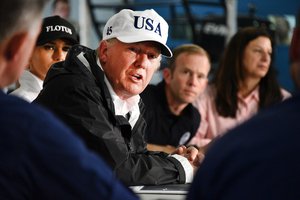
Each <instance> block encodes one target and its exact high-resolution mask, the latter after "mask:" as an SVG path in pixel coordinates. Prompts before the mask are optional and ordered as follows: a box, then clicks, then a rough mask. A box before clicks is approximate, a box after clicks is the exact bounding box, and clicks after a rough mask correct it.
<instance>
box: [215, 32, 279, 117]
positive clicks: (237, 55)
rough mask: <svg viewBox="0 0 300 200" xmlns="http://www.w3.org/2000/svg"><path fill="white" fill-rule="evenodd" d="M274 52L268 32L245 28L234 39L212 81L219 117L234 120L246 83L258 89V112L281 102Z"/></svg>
mask: <svg viewBox="0 0 300 200" xmlns="http://www.w3.org/2000/svg"><path fill="white" fill-rule="evenodd" d="M272 48H273V38H272V37H271V36H270V35H269V32H268V31H267V30H266V29H265V28H257V27H246V28H242V29H240V30H239V31H238V32H237V33H236V34H235V35H234V36H233V37H232V38H231V40H230V41H229V44H228V46H227V47H226V49H225V52H224V55H223V57H222V60H221V61H220V65H219V67H218V68H217V70H216V75H215V76H214V79H213V83H214V85H215V86H216V93H217V95H216V100H215V102H216V106H217V110H218V112H219V114H221V115H222V116H224V117H228V116H231V117H235V114H236V111H237V106H238V104H237V102H238V97H237V94H238V92H239V90H240V88H242V87H243V86H246V85H247V83H251V84H252V86H253V85H255V84H257V85H259V108H263V107H266V106H268V105H271V104H273V103H275V102H278V101H280V100H281V99H282V95H281V93H280V86H279V84H278V81H277V79H276V73H275V69H274V67H273V65H272V58H273V50H272ZM252 86H251V87H252ZM246 87H247V86H246ZM253 89H254V88H253Z"/></svg>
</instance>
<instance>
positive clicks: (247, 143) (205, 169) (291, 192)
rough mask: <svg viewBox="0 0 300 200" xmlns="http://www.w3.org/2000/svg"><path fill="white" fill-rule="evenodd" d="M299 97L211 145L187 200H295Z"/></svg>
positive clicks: (299, 193)
mask: <svg viewBox="0 0 300 200" xmlns="http://www.w3.org/2000/svg"><path fill="white" fill-rule="evenodd" d="M299 119H300V94H299V93H298V94H297V95H296V96H295V97H292V98H290V99H287V100H286V101H284V102H282V103H280V104H278V105H276V106H275V107H272V108H270V109H268V110H266V111H262V112H261V113H260V114H258V115H257V116H255V117H254V118H253V119H251V120H250V121H248V122H246V123H245V124H243V125H241V126H240V127H238V128H236V129H234V130H233V131H231V132H229V133H227V134H225V135H224V136H223V137H222V138H220V139H219V140H217V141H215V143H214V144H213V145H212V146H211V149H210V150H209V151H208V153H207V154H206V158H205V160H204V161H203V163H202V165H201V167H200V168H199V171H198V173H197V175H196V177H195V179H194V182H193V185H192V187H191V190H190V194H189V197H188V199H202V200H207V199H210V200H213V199H215V200H217V199H218V200H224V199H230V200H234V199H244V200H245V199H251V200H252V199H256V200H266V199H272V200H274V199H278V200H279V199H280V200H281V199H285V200H290V199H293V200H294V199H300V189H299V186H300V170H299V169H300V156H299V154H300V145H299V141H300V121H299Z"/></svg>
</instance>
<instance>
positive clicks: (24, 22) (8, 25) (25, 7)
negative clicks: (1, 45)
mask: <svg viewBox="0 0 300 200" xmlns="http://www.w3.org/2000/svg"><path fill="white" fill-rule="evenodd" d="M47 2H48V0H5V1H0V42H1V41H3V40H4V39H5V38H6V37H7V36H9V35H11V34H13V33H14V32H16V31H19V30H29V29H30V28H31V26H32V24H35V23H36V21H37V19H39V17H40V18H42V13H43V9H44V6H45V4H46V3H47Z"/></svg>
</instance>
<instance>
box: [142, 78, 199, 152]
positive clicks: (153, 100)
mask: <svg viewBox="0 0 300 200" xmlns="http://www.w3.org/2000/svg"><path fill="white" fill-rule="evenodd" d="M140 96H141V98H142V99H143V102H144V103H145V105H146V112H145V119H146V122H147V129H146V134H145V139H146V141H147V142H148V143H151V144H158V145H172V146H175V147H176V146H178V145H181V144H187V143H188V142H189V140H190V139H191V138H192V137H193V136H194V135H195V133H196V131H197V129H198V127H199V124H200V114H199V112H198V110H197V109H196V108H195V107H194V106H193V105H192V104H188V105H187V106H186V107H185V108H184V110H183V111H182V113H181V115H180V116H176V115H174V114H173V113H171V111H170V109H169V106H168V102H167V99H166V93H165V82H164V81H162V82H160V83H159V84H158V85H148V86H147V88H146V89H145V90H144V91H143V92H142V93H141V95H140Z"/></svg>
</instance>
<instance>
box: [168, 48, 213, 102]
mask: <svg viewBox="0 0 300 200" xmlns="http://www.w3.org/2000/svg"><path fill="white" fill-rule="evenodd" d="M166 70H167V72H165V73H164V78H165V82H166V87H167V90H169V93H170V94H171V98H173V101H175V102H177V103H179V104H187V103H192V102H193V101H194V100H195V99H196V98H197V96H198V95H199V94H200V93H202V92H203V91H204V89H205V87H206V85H207V76H208V73H209V70H210V63H209V60H208V58H207V57H206V56H204V55H200V54H195V53H193V54H188V53H182V54H180V55H179V56H178V57H177V59H176V61H175V68H174V71H173V73H172V72H171V71H170V70H169V69H166Z"/></svg>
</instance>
